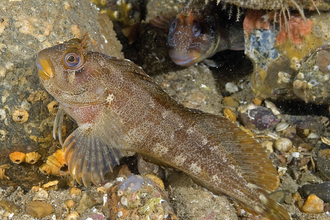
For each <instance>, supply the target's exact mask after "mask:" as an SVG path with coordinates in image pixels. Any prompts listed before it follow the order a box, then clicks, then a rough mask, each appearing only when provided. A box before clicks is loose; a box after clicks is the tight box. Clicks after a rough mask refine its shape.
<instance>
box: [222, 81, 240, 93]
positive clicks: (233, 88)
mask: <svg viewBox="0 0 330 220" xmlns="http://www.w3.org/2000/svg"><path fill="white" fill-rule="evenodd" d="M225 88H226V91H227V92H230V93H235V92H237V91H238V87H237V86H236V85H235V84H234V83H231V82H229V83H226V85H225Z"/></svg>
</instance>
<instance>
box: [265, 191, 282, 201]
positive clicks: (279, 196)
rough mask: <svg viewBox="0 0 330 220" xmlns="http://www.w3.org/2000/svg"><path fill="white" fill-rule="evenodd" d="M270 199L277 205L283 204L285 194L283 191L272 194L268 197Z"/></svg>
mask: <svg viewBox="0 0 330 220" xmlns="http://www.w3.org/2000/svg"><path fill="white" fill-rule="evenodd" d="M269 196H270V197H271V198H272V199H274V200H275V201H276V202H278V203H283V201H284V199H285V197H286V193H285V192H284V191H277V192H273V193H272V194H270V195H269Z"/></svg>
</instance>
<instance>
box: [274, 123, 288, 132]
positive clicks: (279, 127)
mask: <svg viewBox="0 0 330 220" xmlns="http://www.w3.org/2000/svg"><path fill="white" fill-rule="evenodd" d="M287 127H289V123H287V122H285V121H282V122H280V123H278V124H277V125H276V131H283V130H285V129H286V128H287Z"/></svg>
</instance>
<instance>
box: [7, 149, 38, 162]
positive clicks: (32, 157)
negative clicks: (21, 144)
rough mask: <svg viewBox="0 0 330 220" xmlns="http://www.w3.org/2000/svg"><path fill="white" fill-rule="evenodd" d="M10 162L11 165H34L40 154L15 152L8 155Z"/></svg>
mask: <svg viewBox="0 0 330 220" xmlns="http://www.w3.org/2000/svg"><path fill="white" fill-rule="evenodd" d="M9 158H10V160H11V161H12V162H13V163H16V164H20V163H22V162H26V163H29V164H35V163H36V162H37V161H38V160H39V159H40V154H39V153H37V152H29V153H26V154H25V153H23V152H19V151H15V152H13V153H11V154H10V155H9Z"/></svg>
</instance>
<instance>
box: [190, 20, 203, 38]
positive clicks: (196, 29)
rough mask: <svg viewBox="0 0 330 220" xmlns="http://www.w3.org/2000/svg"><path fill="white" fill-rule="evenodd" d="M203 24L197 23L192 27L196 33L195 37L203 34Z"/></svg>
mask: <svg viewBox="0 0 330 220" xmlns="http://www.w3.org/2000/svg"><path fill="white" fill-rule="evenodd" d="M201 30H202V28H201V26H200V24H199V23H195V24H194V26H193V29H192V32H193V34H194V36H195V37H198V36H199V35H200V34H201Z"/></svg>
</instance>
